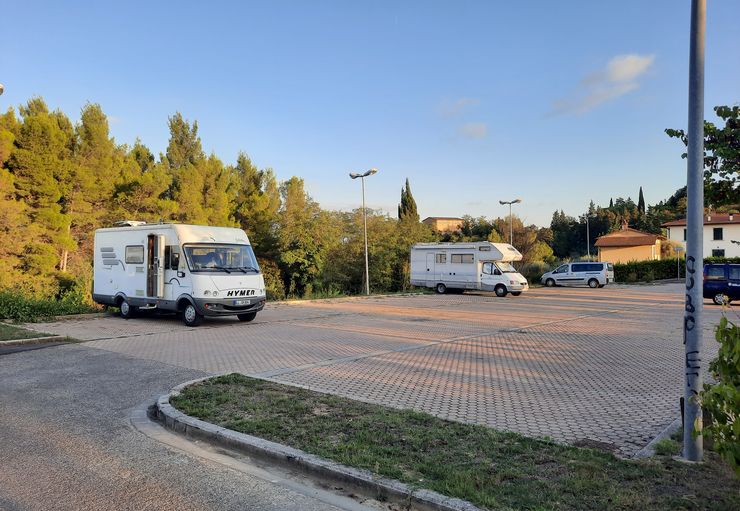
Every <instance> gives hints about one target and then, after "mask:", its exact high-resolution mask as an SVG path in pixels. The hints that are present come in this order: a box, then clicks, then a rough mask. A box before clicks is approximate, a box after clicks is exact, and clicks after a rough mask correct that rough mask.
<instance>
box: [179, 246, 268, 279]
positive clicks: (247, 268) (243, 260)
mask: <svg viewBox="0 0 740 511" xmlns="http://www.w3.org/2000/svg"><path fill="white" fill-rule="evenodd" d="M183 250H184V251H185V257H186V259H187V261H188V266H189V267H190V271H203V272H226V273H233V272H242V273H248V272H254V273H259V271H260V268H259V265H258V264H257V259H256V258H255V257H254V251H253V250H252V247H251V246H249V245H225V244H224V245H221V244H212V243H208V244H206V243H196V244H190V245H185V246H183Z"/></svg>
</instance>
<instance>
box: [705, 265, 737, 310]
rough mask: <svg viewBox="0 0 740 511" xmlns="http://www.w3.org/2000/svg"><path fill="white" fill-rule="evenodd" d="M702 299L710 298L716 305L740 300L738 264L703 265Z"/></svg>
mask: <svg viewBox="0 0 740 511" xmlns="http://www.w3.org/2000/svg"><path fill="white" fill-rule="evenodd" d="M704 298H711V299H712V301H713V302H714V303H716V304H717V305H726V304H728V303H730V302H731V301H732V300H740V264H707V265H705V266H704Z"/></svg>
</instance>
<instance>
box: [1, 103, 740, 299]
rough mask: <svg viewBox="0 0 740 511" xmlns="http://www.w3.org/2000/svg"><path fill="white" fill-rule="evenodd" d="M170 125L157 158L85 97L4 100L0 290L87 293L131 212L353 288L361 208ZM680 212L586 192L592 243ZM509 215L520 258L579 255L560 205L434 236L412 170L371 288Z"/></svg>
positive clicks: (681, 202)
mask: <svg viewBox="0 0 740 511" xmlns="http://www.w3.org/2000/svg"><path fill="white" fill-rule="evenodd" d="M737 110H738V109H737V108H736V107H735V108H734V109H729V110H727V111H725V110H722V111H721V112H720V113H721V114H726V115H727V119H726V120H727V121H728V122H727V126H725V127H724V128H721V129H720V128H714V130H710V131H709V134H710V136H712V137H714V138H715V139H716V140H725V139H727V138H728V133H729V134H730V137H729V138H730V139H732V137H733V136H734V137H735V138H734V139H732V140H735V142H734V143H736V141H737V132H736V131H732V130H736V123H737V118H738V111H737ZM732 123H735V124H732ZM733 126H734V127H733ZM168 127H169V134H170V137H169V142H168V145H167V148H166V151H165V152H164V153H160V154H159V155H157V156H155V155H154V154H153V153H152V151H151V150H150V149H149V148H148V147H147V146H146V145H145V144H144V143H142V142H141V141H140V140H138V139H137V140H136V141H135V142H134V143H133V144H131V145H129V144H119V143H117V142H116V141H115V140H114V139H113V137H111V135H110V130H109V122H108V118H107V116H106V115H105V113H104V112H103V110H102V108H101V107H100V105H98V104H94V103H89V104H86V105H85V106H84V107H83V108H82V110H81V114H80V119H79V121H78V122H77V123H73V122H72V121H71V120H70V119H69V118H68V117H67V115H65V114H64V113H63V112H61V111H60V110H53V111H52V110H51V109H49V107H48V106H47V104H46V103H45V102H44V100H43V99H41V98H32V99H30V100H29V101H28V102H27V103H26V104H25V105H22V106H20V107H19V108H18V111H17V113H16V110H15V109H13V108H10V109H8V110H7V111H6V112H5V113H4V114H1V115H0V233H2V242H1V243H0V289H15V290H18V291H22V292H24V293H27V294H30V295H34V296H42V297H59V296H60V295H62V294H64V293H70V292H75V293H79V294H80V295H85V296H89V293H90V289H91V281H92V244H93V234H94V231H95V229H96V228H98V227H102V226H110V225H112V224H113V222H115V221H118V220H122V219H136V220H145V221H148V222H158V221H165V222H181V223H193V224H207V225H220V226H237V227H241V228H242V229H244V230H245V231H246V232H247V234H248V235H249V237H250V240H251V241H252V243H253V245H254V247H255V252H256V253H257V255H258V257H259V260H260V265H261V267H262V269H263V271H264V274H265V279H266V283H267V286H268V289H269V293H270V295H271V297H273V298H282V297H285V296H314V295H316V294H338V293H357V292H360V291H361V289H362V282H363V272H364V265H363V264H362V259H363V251H364V243H363V229H362V211H361V209H356V210H354V211H351V212H341V211H328V210H325V209H322V208H321V207H320V205H319V204H318V203H317V202H316V201H314V200H313V199H312V198H311V197H310V195H309V194H308V193H307V192H306V190H305V188H304V182H303V180H302V179H301V178H299V177H296V176H294V177H291V178H290V179H287V180H285V181H282V182H280V181H278V180H277V178H276V175H275V173H274V171H273V170H272V169H270V168H263V169H260V168H258V167H257V166H256V165H255V164H254V163H253V162H252V161H251V160H250V158H249V157H248V156H247V154H246V153H243V152H242V153H239V154H238V155H237V158H236V162H235V163H234V164H226V163H224V162H223V160H221V159H220V158H219V157H217V156H216V155H215V154H210V155H208V154H206V153H205V152H204V151H203V148H202V144H201V139H200V136H199V135H198V123H197V121H193V122H189V121H188V120H186V119H185V118H183V116H182V115H181V114H180V113H175V114H174V115H173V116H172V117H170V118H169V119H168ZM728 130H729V131H728ZM669 134H671V133H669ZM671 136H676V137H678V138H680V137H681V136H682V135H681V133H680V132H675V133H672V134H671ZM717 144H719V145H715V146H714V149H710V153H709V154H708V156H707V157H708V158H710V160H709V161H708V165H709V168H710V171H708V172H709V173H708V176H707V180H708V183H710V185H711V183H712V182H716V183H718V184H717V185H716V187H715V188H716V190H715V189H714V188H711V191H712V195H711V197H712V199H713V200H717V197H719V198H720V199H721V198H722V197H723V195H722V194H724V199H722V200H724V203H726V204H731V203H732V201H733V200H735V202H737V200H736V198H737V197H736V191H737V188H736V187H737V182H736V181H734V182H733V183H731V184H730V185H728V184H727V181H728V180H729V179H736V176H737V170H736V168H737V167H734V168H735V170H732V167H731V165H732V164H734V165H737V154H736V153H730V152H728V151H725V150H723V149H722V148H723V147H724V146H721V142H717ZM718 147H719V149H718ZM733 154H734V156H733ZM732 158H735V159H734V160H733V159H732ZM733 162H734V163H733ZM733 187H735V188H733ZM684 209H685V191H684V192H683V195H681V191H680V190H679V192H677V194H676V195H674V196H673V197H671V198H670V199H668V200H667V201H664V202H661V203H659V204H657V205H655V206H649V207H647V208H646V207H645V203H644V199H643V198H642V192H641V191H640V199H639V200H638V204H634V203H633V202H632V201H631V199H626V200H625V199H621V198H618V199H616V201H613V202H612V204H610V206H609V207H608V208H598V207H596V206H595V205H593V203H592V204H591V208H590V209H589V213H590V214H592V218H591V219H590V220H589V221H590V226H591V243H593V241H594V240H595V238H596V237H597V236H599V235H600V234H605V233H607V232H609V231H611V230H613V229H615V228H618V226H619V224H620V223H621V221H622V220H623V219H627V220H628V221H629V222H630V224H632V225H635V226H636V227H638V228H641V229H644V230H648V231H650V232H659V229H660V223H662V222H664V221H666V220H670V219H673V218H675V217H677V216H681V215H682V214H683V210H684ZM510 221H511V222H512V224H513V225H512V230H513V238H514V245H515V246H517V248H518V249H519V250H520V251H521V252H522V253H523V255H524V261H523V263H524V264H528V263H541V264H543V265H550V264H554V262H555V261H556V260H557V259H560V258H566V257H577V256H580V255H582V254H584V253H585V252H586V250H585V240H584V239H583V237H585V225H582V224H583V219H575V218H573V217H567V216H565V215H564V213H563V212H562V211H560V212H556V213H555V214H554V215H553V221H552V223H551V225H550V227H549V228H539V227H537V226H534V225H529V226H527V225H524V224H523V223H522V221H521V220H520V219H519V218H517V217H516V216H515V217H513V218H512V219H509V218H496V219H490V220H489V219H486V218H484V217H480V218H472V217H469V216H468V217H465V218H464V221H463V225H462V227H461V229H460V231H459V232H457V233H450V234H439V233H435V232H433V231H432V230H431V229H430V228H429V227H428V226H426V225H425V224H423V223H421V222H420V221H419V214H418V211H417V204H416V201H415V199H414V197H413V195H412V192H411V185H410V183H409V181H408V179H407V180H406V182H405V184H404V186H403V187H402V188H401V194H400V203H399V205H398V215H397V218H393V217H390V216H388V215H385V214H382V213H381V212H377V211H369V212H368V244H369V247H370V281H371V285H372V288H373V290H375V291H402V290H405V289H407V288H408V286H409V284H408V281H409V268H408V265H409V263H408V260H409V250H410V246H411V245H412V244H414V243H417V242H430V241H438V240H441V241H473V240H490V241H508V239H509V222H510Z"/></svg>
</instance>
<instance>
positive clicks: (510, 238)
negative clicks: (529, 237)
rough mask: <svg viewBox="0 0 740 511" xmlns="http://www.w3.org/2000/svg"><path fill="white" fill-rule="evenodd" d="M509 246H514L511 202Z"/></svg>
mask: <svg viewBox="0 0 740 511" xmlns="http://www.w3.org/2000/svg"><path fill="white" fill-rule="evenodd" d="M509 245H511V246H514V219H513V218H512V217H511V202H510V203H509Z"/></svg>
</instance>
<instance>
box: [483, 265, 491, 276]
mask: <svg viewBox="0 0 740 511" xmlns="http://www.w3.org/2000/svg"><path fill="white" fill-rule="evenodd" d="M483 273H485V274H486V275H493V263H483Z"/></svg>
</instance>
